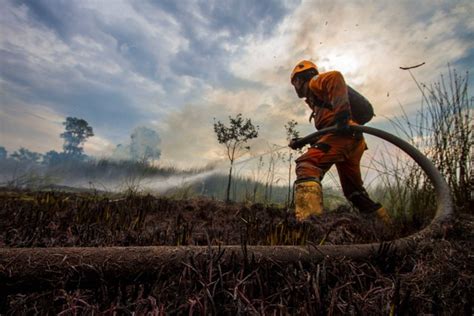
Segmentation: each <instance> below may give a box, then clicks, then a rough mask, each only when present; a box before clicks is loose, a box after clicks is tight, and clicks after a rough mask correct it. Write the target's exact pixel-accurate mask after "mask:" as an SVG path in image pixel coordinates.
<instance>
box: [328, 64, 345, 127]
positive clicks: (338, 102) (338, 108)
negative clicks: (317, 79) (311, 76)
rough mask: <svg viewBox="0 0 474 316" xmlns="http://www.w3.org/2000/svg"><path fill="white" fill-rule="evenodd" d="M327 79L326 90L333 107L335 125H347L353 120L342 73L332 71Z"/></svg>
mask: <svg viewBox="0 0 474 316" xmlns="http://www.w3.org/2000/svg"><path fill="white" fill-rule="evenodd" d="M326 79H327V80H326V82H325V88H326V92H327V93H328V99H329V102H330V103H331V104H332V106H333V111H334V124H338V125H347V124H348V122H349V120H350V119H351V107H350V103H349V95H348V92H347V85H346V82H345V80H344V77H343V76H342V74H341V73H340V72H338V71H332V72H331V74H330V76H328V77H327V78H326Z"/></svg>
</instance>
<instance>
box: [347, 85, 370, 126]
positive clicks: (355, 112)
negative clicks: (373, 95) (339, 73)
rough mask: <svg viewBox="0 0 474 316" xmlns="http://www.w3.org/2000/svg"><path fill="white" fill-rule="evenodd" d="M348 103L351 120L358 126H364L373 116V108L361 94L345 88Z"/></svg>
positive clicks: (348, 87)
mask: <svg viewBox="0 0 474 316" xmlns="http://www.w3.org/2000/svg"><path fill="white" fill-rule="evenodd" d="M347 92H348V94H349V103H350V104H351V112H352V119H353V120H354V121H355V122H356V123H357V124H360V125H364V124H366V123H368V122H370V120H371V119H372V118H373V117H374V116H375V114H374V108H373V106H372V104H370V102H369V100H367V99H366V98H365V97H364V96H363V95H362V94H360V93H359V92H357V91H356V90H354V89H352V88H351V87H350V86H347Z"/></svg>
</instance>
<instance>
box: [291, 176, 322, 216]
mask: <svg viewBox="0 0 474 316" xmlns="http://www.w3.org/2000/svg"><path fill="white" fill-rule="evenodd" d="M322 213H323V192H322V188H321V184H320V183H319V182H318V181H317V180H316V179H303V180H297V181H296V183H295V217H296V219H297V220H298V221H300V222H301V221H304V220H306V219H307V218H308V217H310V216H311V215H321V214H322Z"/></svg>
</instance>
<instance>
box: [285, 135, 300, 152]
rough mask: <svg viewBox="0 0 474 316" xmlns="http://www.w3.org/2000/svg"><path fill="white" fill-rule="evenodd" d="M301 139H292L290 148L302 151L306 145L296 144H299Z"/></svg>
mask: <svg viewBox="0 0 474 316" xmlns="http://www.w3.org/2000/svg"><path fill="white" fill-rule="evenodd" d="M300 139H301V138H299V137H297V138H292V139H291V140H290V143H289V144H288V147H290V148H291V149H294V150H296V149H300V148H302V147H303V146H304V145H296V142H298V141H299V140H300Z"/></svg>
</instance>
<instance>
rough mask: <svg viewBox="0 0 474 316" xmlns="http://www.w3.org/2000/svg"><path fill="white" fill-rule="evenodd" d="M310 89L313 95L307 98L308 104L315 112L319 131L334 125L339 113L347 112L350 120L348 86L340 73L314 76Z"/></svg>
mask: <svg viewBox="0 0 474 316" xmlns="http://www.w3.org/2000/svg"><path fill="white" fill-rule="evenodd" d="M309 89H310V92H312V93H310V95H309V96H308V97H307V98H306V103H307V104H308V105H309V107H310V108H311V110H313V115H312V116H313V118H314V125H315V126H316V128H317V129H322V128H324V127H329V126H331V125H333V124H334V118H335V116H336V115H337V114H338V113H342V112H346V111H347V112H348V114H349V118H350V113H351V112H350V111H351V108H350V104H349V96H348V94H347V86H346V82H345V81H344V77H343V76H342V74H341V73H340V72H339V71H329V72H325V73H321V74H319V75H316V76H314V77H313V78H312V79H311V80H310V82H309ZM321 101H322V102H321ZM350 123H352V122H350Z"/></svg>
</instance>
